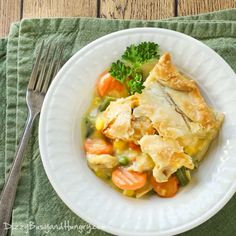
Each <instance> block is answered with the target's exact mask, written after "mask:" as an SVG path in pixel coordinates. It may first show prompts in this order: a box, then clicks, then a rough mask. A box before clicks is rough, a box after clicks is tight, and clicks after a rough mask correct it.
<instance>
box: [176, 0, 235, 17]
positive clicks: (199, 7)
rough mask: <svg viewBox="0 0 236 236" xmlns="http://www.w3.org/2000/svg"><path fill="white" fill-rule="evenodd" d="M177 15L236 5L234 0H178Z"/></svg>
mask: <svg viewBox="0 0 236 236" xmlns="http://www.w3.org/2000/svg"><path fill="white" fill-rule="evenodd" d="M177 2H178V11H177V12H178V15H179V16H186V15H193V14H199V13H206V12H211V11H217V10H223V9H227V8H234V7H236V0H214V1H212V0H191V1H189V0H178V1H177Z"/></svg>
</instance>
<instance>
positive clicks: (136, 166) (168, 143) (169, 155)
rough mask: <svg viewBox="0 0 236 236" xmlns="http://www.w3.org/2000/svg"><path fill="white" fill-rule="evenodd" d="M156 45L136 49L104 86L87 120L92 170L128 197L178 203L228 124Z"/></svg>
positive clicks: (105, 75) (114, 67) (129, 51)
mask: <svg viewBox="0 0 236 236" xmlns="http://www.w3.org/2000/svg"><path fill="white" fill-rule="evenodd" d="M223 119H224V115H223V113H220V112H217V111H214V110H213V109H212V108H211V107H209V106H208V104H207V103H206V101H205V100H204V98H203V97H202V95H201V93H200V90H199V88H198V86H197V84H196V83H195V81H193V80H191V79H189V78H187V77H186V76H185V75H183V74H182V73H181V72H179V71H178V69H177V68H176V67H175V66H174V65H173V64H172V62H171V55H170V54H169V53H167V52H166V53H164V54H163V55H161V56H160V52H159V46H158V45H157V44H155V43H153V42H143V43H140V44H139V45H131V46H130V47H128V48H127V49H126V51H125V52H124V54H123V56H122V59H121V60H118V61H117V62H114V63H112V64H111V67H110V68H109V69H108V70H106V71H105V72H103V73H102V74H101V75H100V77H99V79H98V82H97V89H96V91H95V93H94V98H93V102H92V104H91V107H90V108H89V111H88V114H87V115H86V118H85V127H86V135H85V136H86V138H85V143H84V146H85V151H86V157H87V161H88V165H89V167H90V168H91V169H92V170H93V171H94V172H95V174H96V175H97V176H98V177H100V178H102V179H103V180H106V181H107V183H109V184H110V185H111V186H112V187H114V188H115V189H117V190H119V191H121V192H122V193H123V194H124V195H126V196H129V197H136V198H140V197H142V196H144V195H146V194H147V193H149V192H153V191H152V190H154V192H156V193H157V194H158V195H159V196H160V197H173V196H174V195H175V194H176V193H177V192H178V189H179V187H180V186H185V185H186V184H188V182H189V181H190V180H191V171H192V170H193V169H195V168H197V167H198V163H199V162H200V161H201V160H202V159H203V157H204V155H205V153H206V151H207V150H208V147H209V145H210V143H211V141H212V140H213V139H214V138H215V136H216V135H217V133H218V131H219V129H220V126H221V124H222V122H223Z"/></svg>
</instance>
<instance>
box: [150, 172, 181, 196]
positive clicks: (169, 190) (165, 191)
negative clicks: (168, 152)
mask: <svg viewBox="0 0 236 236" xmlns="http://www.w3.org/2000/svg"><path fill="white" fill-rule="evenodd" d="M151 184H152V186H153V189H154V190H155V192H156V193H157V194H158V195H159V196H160V197H173V196H175V194H176V193H177V191H178V189H179V186H178V180H177V178H176V176H171V177H170V178H169V179H168V181H167V182H163V183H158V182H157V181H156V179H155V178H154V177H153V176H152V177H151Z"/></svg>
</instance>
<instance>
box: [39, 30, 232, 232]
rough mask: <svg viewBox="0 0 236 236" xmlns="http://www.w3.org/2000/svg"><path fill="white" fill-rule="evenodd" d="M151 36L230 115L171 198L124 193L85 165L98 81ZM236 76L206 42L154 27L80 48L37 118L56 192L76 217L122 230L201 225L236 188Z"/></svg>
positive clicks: (44, 157) (180, 229) (114, 35)
mask: <svg viewBox="0 0 236 236" xmlns="http://www.w3.org/2000/svg"><path fill="white" fill-rule="evenodd" d="M141 41H153V42H157V43H158V44H159V45H160V48H161V50H162V51H169V52H170V53H171V55H172V57H173V61H174V63H175V65H176V66H177V67H178V68H179V69H180V70H181V71H182V72H184V73H187V74H188V75H189V76H191V77H192V78H194V79H195V80H196V81H197V82H198V84H199V85H200V87H201V89H202V91H203V92H204V95H205V97H206V98H207V99H208V101H209V102H210V103H211V105H212V106H213V107H214V108H215V109H217V110H219V111H222V112H224V113H225V121H224V124H223V127H222V129H221V132H220V135H219V136H218V138H217V139H216V140H215V142H214V143H213V145H212V146H211V149H210V151H209V152H208V154H207V157H206V159H205V160H204V161H203V163H202V164H201V166H200V168H199V170H198V171H197V172H196V173H195V174H194V176H193V180H192V181H191V183H190V184H189V185H188V186H187V187H185V188H183V189H182V190H181V191H180V192H179V193H178V194H177V195H176V197H174V198H170V199H162V198H159V197H157V196H156V195H153V196H152V197H150V198H148V199H139V200H137V199H131V198H128V197H124V196H122V195H121V194H120V193H118V192H117V191H115V190H113V189H111V188H110V187H109V186H108V185H107V184H105V183H103V182H102V181H101V180H100V179H99V178H97V177H96V176H95V175H94V174H93V173H92V171H91V170H90V169H89V168H88V167H87V164H86V159H85V155H84V151H83V143H82V137H81V119H82V117H83V115H84V113H85V111H86V109H87V108H88V105H89V104H90V101H91V98H92V91H93V89H94V86H95V80H96V78H97V77H98V75H99V74H100V73H101V72H102V71H103V70H104V69H106V68H107V67H109V66H110V64H111V62H113V61H115V60H117V59H118V58H119V57H120V56H121V54H122V53H123V52H124V50H125V48H126V47H127V46H129V45H130V44H132V43H139V42H141ZM235 91H236V76H235V74H234V72H233V70H232V69H231V68H230V67H229V66H228V64H227V63H226V62H225V61H224V60H223V59H222V58H221V57H220V56H219V55H218V54H216V53H215V52H214V51H213V50H211V49H210V48H209V47H207V46H206V45H204V44H203V43H201V42H199V41H197V40H195V39H193V38H191V37H189V36H186V35H184V34H181V33H178V32H175V31H171V30H166V29H157V28H136V29H129V30H122V31H119V32H116V33H112V34H109V35H107V36H104V37H102V38H100V39H98V40H95V41H94V42H92V43H90V44H88V45H87V46H86V47H84V48H83V49H81V50H80V51H78V52H77V53H76V54H75V55H74V56H73V57H71V59H70V60H69V61H68V62H67V63H66V64H65V65H64V66H63V68H62V69H61V70H60V72H59V73H58V75H57V76H56V78H55V80H54V82H53V84H52V85H51V88H50V90H49V91H48V93H47V96H46V98H45V102H44V104H43V109H42V113H41V118H40V125H39V144H40V152H41V155H42V161H43V165H44V168H45V170H46V173H47V176H48V178H49V180H50V182H51V184H52V186H53V187H54V189H55V191H56V192H57V194H58V195H59V196H60V198H61V199H62V200H63V201H64V203H65V204H66V205H67V206H68V207H69V208H70V209H71V210H72V211H73V212H75V213H76V214H77V215H78V216H80V217H81V218H83V219H84V220H86V221H87V222H89V223H91V224H93V225H95V226H96V227H97V228H99V229H102V230H105V231H107V232H110V233H113V234H117V235H135V236H138V235H149V236H150V235H173V234H177V233H180V232H183V231H186V230H189V229H191V228H193V227H196V226H197V225H199V224H201V223H203V222H204V221H206V220H207V219H209V218H210V217H211V216H213V215H214V214H215V213H216V212H218V211H219V210H220V209H221V208H222V207H223V206H224V205H225V204H226V203H227V201H228V200H229V199H230V198H231V197H232V195H233V194H234V193H235V189H236V183H235V179H236V156H235V153H236V140H235V136H236V135H235V134H236V132H235V131H236V128H235V127H236V126H235V122H236V121H235V117H236V106H235V105H236V93H235Z"/></svg>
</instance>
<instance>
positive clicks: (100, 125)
mask: <svg viewBox="0 0 236 236" xmlns="http://www.w3.org/2000/svg"><path fill="white" fill-rule="evenodd" d="M95 127H96V129H97V130H98V131H101V130H103V128H104V121H103V120H102V118H101V117H98V118H97V119H96V122H95Z"/></svg>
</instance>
